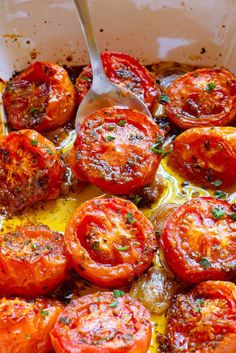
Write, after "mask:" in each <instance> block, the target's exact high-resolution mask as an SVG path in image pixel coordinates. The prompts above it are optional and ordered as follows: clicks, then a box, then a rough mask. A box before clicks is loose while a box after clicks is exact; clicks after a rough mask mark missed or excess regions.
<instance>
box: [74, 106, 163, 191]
mask: <svg viewBox="0 0 236 353" xmlns="http://www.w3.org/2000/svg"><path fill="white" fill-rule="evenodd" d="M161 141H162V135H161V133H160V130H159V129H158V127H157V125H156V124H155V122H154V121H153V120H152V119H150V118H149V117H148V116H146V115H144V114H142V113H140V112H138V111H136V110H131V109H125V108H117V107H113V108H104V109H101V110H99V111H97V112H95V113H93V114H91V115H89V116H88V117H87V118H86V119H85V120H84V121H83V122H82V124H81V127H80V130H79V132H78V135H77V138H76V141H75V144H74V147H73V148H72V150H71V152H70V155H69V158H68V163H69V164H70V166H71V168H72V170H73V172H74V174H75V175H76V177H77V178H78V179H80V180H84V181H89V182H91V183H93V184H95V185H97V186H98V187H100V188H101V189H103V190H105V191H108V192H111V193H113V194H117V195H119V194H129V193H130V192H132V191H134V190H137V189H139V188H140V187H142V186H145V185H147V184H150V183H151V182H152V181H153V179H154V177H155V174H156V171H157V168H158V165H159V163H160V160H161V152H162V150H161V148H160V146H159V145H161ZM157 145H158V146H157ZM156 146H157V148H156Z"/></svg>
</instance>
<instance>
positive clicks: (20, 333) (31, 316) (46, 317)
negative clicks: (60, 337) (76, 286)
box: [0, 298, 64, 353]
mask: <svg viewBox="0 0 236 353" xmlns="http://www.w3.org/2000/svg"><path fill="white" fill-rule="evenodd" d="M63 308H64V307H63V305H62V304H61V303H59V302H58V301H53V300H49V299H43V298H41V299H35V300H25V299H19V298H15V299H6V298H1V299H0V337H1V343H0V352H1V353H49V352H50V351H52V343H51V339H50V331H51V330H52V328H53V327H54V325H55V322H56V319H57V317H58V315H59V314H60V313H61V312H62V311H63Z"/></svg>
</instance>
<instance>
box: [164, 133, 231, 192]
mask: <svg viewBox="0 0 236 353" xmlns="http://www.w3.org/2000/svg"><path fill="white" fill-rule="evenodd" d="M170 162H171V165H172V167H173V168H174V169H176V170H177V171H178V172H179V173H180V175H181V176H183V177H185V178H187V179H188V180H190V181H193V182H195V183H196V184H199V185H202V186H205V187H210V188H217V189H218V188H219V187H220V188H226V187H229V186H232V185H234V184H235V183H236V128H235V127H215V128H195V129H189V130H187V131H185V132H183V133H182V134H181V135H179V136H178V137H177V138H176V139H175V140H174V147H173V153H172V154H171V156H170Z"/></svg>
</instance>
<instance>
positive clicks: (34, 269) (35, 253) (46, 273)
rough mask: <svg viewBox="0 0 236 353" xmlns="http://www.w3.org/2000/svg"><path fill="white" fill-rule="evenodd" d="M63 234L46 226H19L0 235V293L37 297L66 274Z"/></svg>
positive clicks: (51, 288) (63, 278) (61, 280)
mask: <svg viewBox="0 0 236 353" xmlns="http://www.w3.org/2000/svg"><path fill="white" fill-rule="evenodd" d="M67 264H68V261H67V257H66V252H65V245H64V239H63V235H62V234H60V233H57V232H53V231H52V230H50V229H49V228H48V227H47V226H43V225H41V226H40V225H39V226H30V225H29V226H27V225H24V226H21V227H18V228H16V230H15V232H14V233H7V234H1V235H0V294H1V295H8V296H9V295H18V296H25V297H26V296H27V297H37V296H40V295H44V294H48V293H49V292H51V291H52V290H53V289H55V288H56V287H57V286H58V285H59V284H60V283H61V282H63V280H65V278H66V276H67Z"/></svg>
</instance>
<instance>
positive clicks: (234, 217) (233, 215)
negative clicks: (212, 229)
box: [229, 213, 236, 222]
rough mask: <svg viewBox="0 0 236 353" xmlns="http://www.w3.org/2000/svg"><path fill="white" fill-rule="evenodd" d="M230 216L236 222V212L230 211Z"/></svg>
mask: <svg viewBox="0 0 236 353" xmlns="http://www.w3.org/2000/svg"><path fill="white" fill-rule="evenodd" d="M229 216H230V218H231V219H232V221H234V222H236V213H230V215H229Z"/></svg>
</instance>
